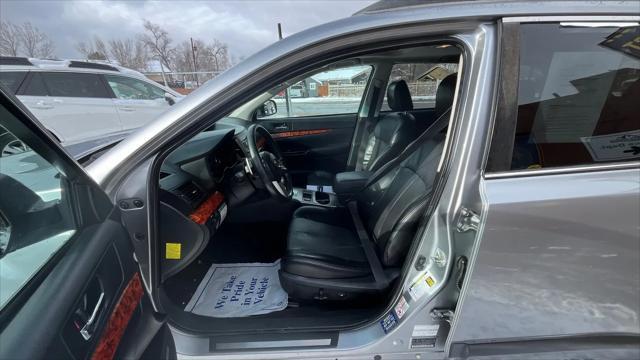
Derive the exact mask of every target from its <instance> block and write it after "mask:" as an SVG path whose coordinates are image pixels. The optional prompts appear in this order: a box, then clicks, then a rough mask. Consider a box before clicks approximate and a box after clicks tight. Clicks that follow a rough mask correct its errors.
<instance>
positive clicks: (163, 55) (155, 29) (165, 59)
mask: <svg viewBox="0 0 640 360" xmlns="http://www.w3.org/2000/svg"><path fill="white" fill-rule="evenodd" d="M144 29H145V30H146V33H144V34H143V35H142V37H141V40H142V42H143V43H144V44H145V46H146V47H147V48H148V49H149V51H150V52H151V53H152V54H153V56H154V57H155V58H157V59H158V61H160V63H161V65H163V66H164V67H166V68H167V69H168V70H169V71H171V69H172V68H173V65H172V63H171V59H172V57H173V54H174V51H175V49H174V48H173V47H171V38H170V37H169V33H168V32H167V31H166V30H165V29H163V28H161V27H160V25H157V24H154V23H152V22H151V21H149V20H145V21H144Z"/></svg>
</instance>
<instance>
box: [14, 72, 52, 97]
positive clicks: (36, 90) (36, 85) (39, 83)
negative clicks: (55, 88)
mask: <svg viewBox="0 0 640 360" xmlns="http://www.w3.org/2000/svg"><path fill="white" fill-rule="evenodd" d="M18 95H29V96H48V95H49V91H48V90H47V86H46V85H45V84H44V80H43V79H42V74H41V73H39V72H32V73H31V76H30V77H29V79H27V80H26V84H25V85H24V86H23V87H22V89H20V93H19V94H18Z"/></svg>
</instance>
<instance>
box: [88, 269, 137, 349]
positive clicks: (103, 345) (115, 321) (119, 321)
mask: <svg viewBox="0 0 640 360" xmlns="http://www.w3.org/2000/svg"><path fill="white" fill-rule="evenodd" d="M142 295H144V290H143V288H142V281H141V279H140V273H137V272H136V273H135V275H133V277H132V278H131V280H129V283H128V284H127V287H126V288H125V289H124V291H123V292H122V295H121V296H120V299H118V303H117V304H116V306H115V309H114V310H113V312H112V313H111V317H109V321H108V322H107V327H106V328H105V330H104V333H103V334H102V337H101V338H100V341H99V342H98V346H97V347H96V350H95V351H94V353H93V356H92V357H91V359H92V360H111V359H113V356H114V355H115V353H116V350H117V349H118V345H119V344H120V340H122V335H123V334H124V331H125V330H126V329H127V326H128V325H129V321H130V320H131V316H133V312H134V311H135V309H136V307H137V306H138V304H140V300H141V299H142Z"/></svg>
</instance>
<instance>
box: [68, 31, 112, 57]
mask: <svg viewBox="0 0 640 360" xmlns="http://www.w3.org/2000/svg"><path fill="white" fill-rule="evenodd" d="M76 50H78V52H80V53H81V54H82V55H84V57H85V58H86V59H87V60H105V61H110V60H109V53H108V52H107V46H106V45H105V43H104V41H102V39H101V38H100V37H99V36H97V35H96V36H94V37H93V40H91V41H89V42H88V43H87V42H84V41H80V42H78V43H77V44H76Z"/></svg>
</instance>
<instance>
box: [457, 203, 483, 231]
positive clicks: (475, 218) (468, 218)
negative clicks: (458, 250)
mask: <svg viewBox="0 0 640 360" xmlns="http://www.w3.org/2000/svg"><path fill="white" fill-rule="evenodd" d="M479 225H480V215H478V214H476V213H475V212H474V211H473V210H469V209H467V208H466V207H462V208H460V214H459V215H458V221H457V223H456V230H458V232H467V231H469V230H473V231H478V226H479Z"/></svg>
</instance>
